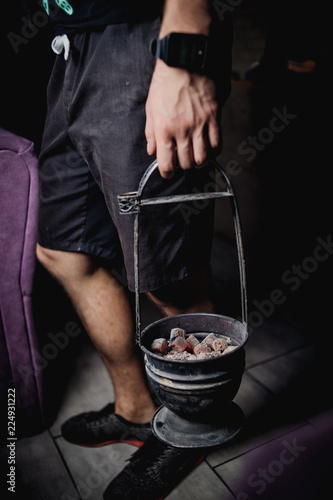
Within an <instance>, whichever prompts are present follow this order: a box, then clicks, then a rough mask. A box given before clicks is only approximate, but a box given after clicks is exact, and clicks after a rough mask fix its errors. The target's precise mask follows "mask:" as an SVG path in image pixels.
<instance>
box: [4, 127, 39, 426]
mask: <svg viewBox="0 0 333 500" xmlns="http://www.w3.org/2000/svg"><path fill="white" fill-rule="evenodd" d="M37 215H38V167H37V157H36V155H35V153H34V145H33V143H32V142H31V141H29V140H27V139H24V138H22V137H19V136H17V135H15V134H13V133H10V132H8V131H6V130H4V129H2V128H0V405H1V407H0V411H1V417H2V418H5V417H6V414H7V395H8V389H9V388H14V389H15V395H16V415H17V422H18V423H17V430H18V432H21V433H23V434H24V435H27V434H33V433H36V432H38V431H40V430H42V429H43V428H44V425H45V424H44V417H43V413H44V412H43V406H44V403H43V381H42V373H41V372H40V370H38V366H37V364H36V361H37V360H36V353H38V338H37V335H36V330H35V323H34V315H33V311H32V291H33V283H34V274H35V269H36V256H35V248H36V239H37ZM9 393H11V394H12V390H10V391H9ZM5 428H7V427H2V429H5Z"/></svg>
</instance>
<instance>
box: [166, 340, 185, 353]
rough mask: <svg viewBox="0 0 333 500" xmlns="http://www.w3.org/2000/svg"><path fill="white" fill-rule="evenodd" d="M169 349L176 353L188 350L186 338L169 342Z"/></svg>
mask: <svg viewBox="0 0 333 500" xmlns="http://www.w3.org/2000/svg"><path fill="white" fill-rule="evenodd" d="M169 347H171V348H172V350H174V351H179V352H182V351H185V350H186V347H187V342H186V340H185V338H184V337H175V338H174V339H173V340H171V341H170V342H169Z"/></svg>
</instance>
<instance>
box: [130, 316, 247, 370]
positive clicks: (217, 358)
mask: <svg viewBox="0 0 333 500" xmlns="http://www.w3.org/2000/svg"><path fill="white" fill-rule="evenodd" d="M190 316H191V317H193V316H194V317H199V316H205V317H207V316H208V317H210V318H219V319H223V320H227V321H230V322H231V323H233V324H237V325H239V326H240V327H242V328H243V329H244V331H243V332H244V337H245V338H244V341H243V342H242V343H241V344H239V345H237V347H236V349H233V350H232V351H230V352H229V353H226V354H223V355H221V356H219V357H214V358H208V359H196V360H186V359H185V360H183V359H171V358H165V357H163V356H161V355H158V354H155V353H154V352H153V351H151V350H149V349H148V348H147V347H146V346H144V345H143V344H142V338H143V337H144V335H145V334H146V333H147V331H148V330H150V329H151V328H153V327H155V326H157V325H159V324H161V323H164V322H167V321H171V320H172V319H175V320H177V319H179V318H184V317H185V318H186V317H190ZM201 332H203V330H201V331H200V332H199V333H201ZM216 334H217V335H222V334H219V333H216ZM248 338H249V333H248V324H247V322H245V321H244V322H242V321H240V320H238V319H236V318H233V317H231V316H226V315H223V314H215V313H183V314H177V315H174V316H167V317H165V318H160V319H158V320H156V321H154V322H153V323H150V324H149V325H147V326H146V327H145V328H144V329H143V330H142V332H141V336H140V348H141V350H142V351H143V352H144V353H145V355H146V356H150V357H153V358H155V359H158V360H160V361H161V360H163V362H167V363H175V364H182V363H184V362H186V364H190V363H195V364H197V363H207V362H211V361H215V362H216V361H218V360H220V359H226V357H230V356H231V355H233V354H236V353H237V352H238V351H239V350H240V349H241V348H243V347H244V345H245V344H246V343H247V341H248Z"/></svg>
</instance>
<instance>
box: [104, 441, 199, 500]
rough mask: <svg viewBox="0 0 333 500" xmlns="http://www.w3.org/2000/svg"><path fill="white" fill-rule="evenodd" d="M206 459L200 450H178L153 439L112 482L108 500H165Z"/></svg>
mask: <svg viewBox="0 0 333 500" xmlns="http://www.w3.org/2000/svg"><path fill="white" fill-rule="evenodd" d="M204 458H205V451H204V450H202V449H198V448H175V447H173V446H169V445H167V444H164V443H162V442H161V441H160V440H159V439H157V438H156V437H155V436H154V435H152V436H151V437H150V438H149V439H147V441H146V442H145V443H144V445H143V446H142V447H141V448H140V449H139V450H138V451H136V452H135V453H134V454H133V455H132V456H131V457H130V458H129V464H128V465H127V466H126V467H125V468H124V469H123V470H122V472H121V473H120V474H119V475H118V476H117V477H116V478H115V479H113V480H112V481H111V483H110V484H109V486H108V487H107V489H106V490H105V492H104V495H103V498H104V500H124V498H126V500H162V499H163V498H165V497H166V496H167V495H168V494H169V493H170V492H171V491H172V490H173V489H174V488H175V487H176V486H177V485H178V484H179V483H180V482H181V481H182V480H183V479H184V478H185V477H186V476H187V474H189V473H190V472H191V471H192V470H193V469H195V467H197V466H198V465H199V464H200V463H201V462H202V461H203V459H204Z"/></svg>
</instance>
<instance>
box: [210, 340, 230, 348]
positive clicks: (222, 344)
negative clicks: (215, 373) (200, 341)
mask: <svg viewBox="0 0 333 500" xmlns="http://www.w3.org/2000/svg"><path fill="white" fill-rule="evenodd" d="M212 347H213V349H214V351H225V350H226V349H227V348H228V342H227V341H226V340H225V339H218V338H217V339H216V340H213V343H212Z"/></svg>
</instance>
